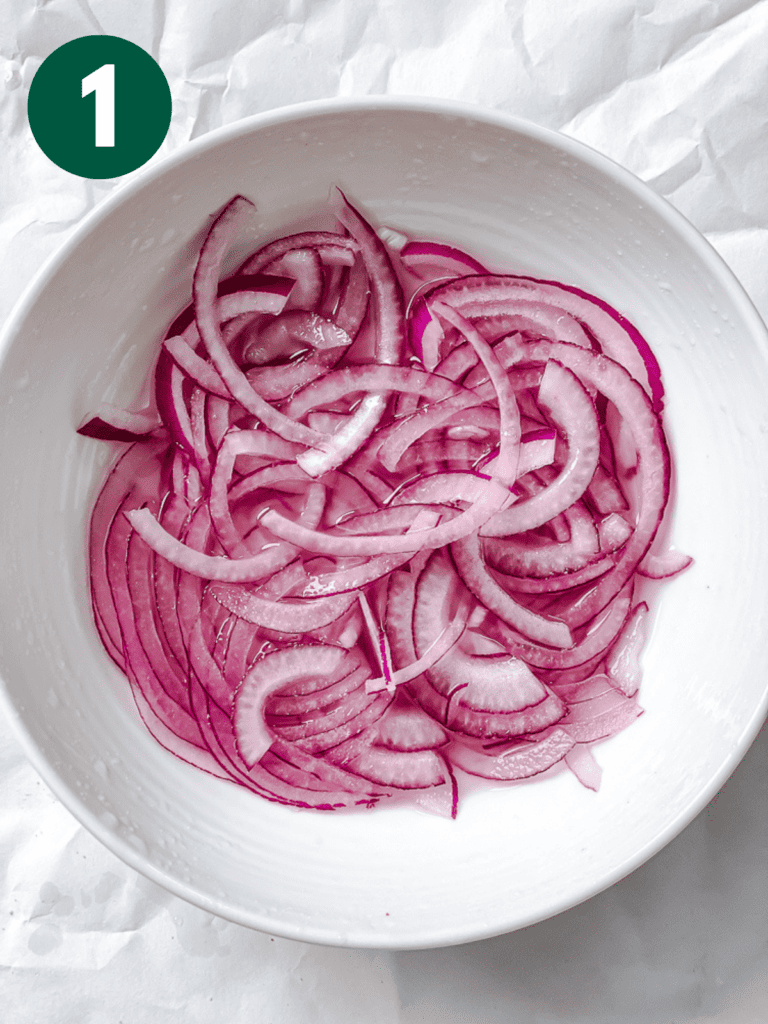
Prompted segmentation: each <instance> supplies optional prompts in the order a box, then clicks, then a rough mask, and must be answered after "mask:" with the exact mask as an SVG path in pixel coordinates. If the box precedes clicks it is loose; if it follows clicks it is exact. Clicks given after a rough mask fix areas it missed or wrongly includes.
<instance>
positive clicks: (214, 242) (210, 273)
mask: <svg viewBox="0 0 768 1024" xmlns="http://www.w3.org/2000/svg"><path fill="white" fill-rule="evenodd" d="M252 208H253V204H252V203H251V202H250V201H249V200H247V199H245V198H244V197H243V196H235V198H234V199H232V200H231V201H230V202H229V203H228V204H227V206H226V207H225V208H224V210H223V211H222V212H221V213H220V214H219V216H218V217H217V218H216V220H215V221H214V223H213V226H212V227H211V229H210V231H209V233H208V237H207V238H206V239H205V241H204V242H203V247H202V249H201V250H200V256H199V258H198V261H197V266H196V268H195V276H194V279H193V283H192V289H193V294H194V299H195V316H196V319H197V329H198V330H199V332H200V337H201V339H202V342H203V344H204V345H205V347H206V350H207V352H208V354H209V356H210V357H211V360H212V362H213V365H214V367H215V368H216V370H217V372H218V374H219V376H220V377H221V379H222V380H223V381H224V383H225V384H226V385H227V387H228V388H229V391H230V393H231V394H232V396H233V398H235V400H236V401H238V402H239V403H240V405H242V406H243V408H244V409H247V410H248V412H251V413H253V415H254V416H258V418H259V419H260V420H261V421H262V422H263V423H264V424H265V425H266V426H268V427H269V428H270V430H274V431H275V433H276V434H279V435H280V436H281V437H285V438H286V439H287V440H289V441H299V442H300V443H302V444H308V445H312V444H322V442H323V437H322V435H320V434H318V433H317V431H315V430H311V429H310V428H309V427H305V426H304V425H303V424H301V423H295V422H294V421H293V420H291V419H289V418H288V417H287V416H284V415H283V414H282V413H280V412H278V411H277V410H276V409H275V408H274V407H273V406H271V405H270V404H269V402H265V401H264V399H263V398H262V397H261V396H260V395H259V394H257V393H256V392H255V391H254V390H253V388H252V387H251V385H250V383H249V382H248V379H247V378H246V376H245V374H244V373H243V372H242V370H240V368H239V367H238V366H237V364H236V363H235V361H234V360H233V358H232V356H231V354H230V353H229V351H228V349H227V348H226V347H225V345H224V342H223V341H222V337H221V330H220V328H219V324H218V321H217V317H216V308H215V302H216V288H217V282H218V272H219V266H220V264H221V261H222V259H223V257H224V254H225V252H226V250H227V249H228V248H229V245H230V243H231V242H232V240H233V239H234V236H235V234H236V232H237V229H238V226H239V223H240V220H241V218H242V216H243V215H244V213H245V212H246V211H248V210H249V209H252Z"/></svg>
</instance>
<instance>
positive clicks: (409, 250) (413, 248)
mask: <svg viewBox="0 0 768 1024" xmlns="http://www.w3.org/2000/svg"><path fill="white" fill-rule="evenodd" d="M400 259H401V260H402V261H403V263H404V264H405V266H406V267H407V268H408V270H410V271H411V273H413V274H416V275H417V276H418V277H421V278H422V279H423V280H428V279H431V280H434V278H435V277H437V276H440V277H447V276H449V275H453V276H459V275H463V274H487V273H488V271H487V270H486V269H485V267H484V266H483V265H482V263H478V261H477V260H476V259H475V258H474V257H473V256H470V255H469V254H468V253H466V252H463V251H462V250H461V249H456V248H455V247H454V246H452V245H445V244H444V243H442V242H421V241H413V242H406V244H405V245H404V246H403V248H402V249H401V250H400ZM433 271H436V273H432V272H433Z"/></svg>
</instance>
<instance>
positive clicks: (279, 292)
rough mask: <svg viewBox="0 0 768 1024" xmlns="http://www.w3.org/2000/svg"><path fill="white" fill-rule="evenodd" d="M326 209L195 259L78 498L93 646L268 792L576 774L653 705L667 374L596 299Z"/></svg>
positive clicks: (339, 207) (428, 798)
mask: <svg viewBox="0 0 768 1024" xmlns="http://www.w3.org/2000/svg"><path fill="white" fill-rule="evenodd" d="M331 205H332V207H333V211H334V213H335V216H336V221H337V223H336V229H335V230H329V231H307V232H303V233H299V234H292V235H289V236H286V237H283V238H278V239H275V240H273V241H270V242H268V243H267V244H266V245H264V246H263V247H262V248H260V249H259V250H258V251H257V252H255V253H254V254H253V255H251V256H250V257H249V258H248V259H247V260H246V261H245V262H244V263H243V264H242V266H240V267H239V268H238V269H237V270H236V271H235V273H234V274H231V275H229V276H226V277H223V275H222V264H223V261H224V259H225V257H226V255H227V253H228V251H229V249H230V248H231V246H232V245H233V243H234V242H235V241H236V239H237V237H238V234H239V232H240V231H241V228H242V227H243V225H244V224H245V223H246V222H247V221H248V219H249V218H250V217H251V216H252V211H253V207H252V204H251V203H250V202H249V201H248V200H246V199H244V198H243V197H242V196H237V197H235V198H234V199H232V200H231V201H230V202H229V203H228V204H227V206H226V207H225V208H224V209H223V211H222V212H220V213H219V215H218V216H217V217H216V218H215V220H214V221H213V222H212V224H211V225H210V227H209V230H208V232H207V235H206V237H205V240H204V242H203V245H202V248H201V250H200V253H199V257H198V260H197V265H196V269H195V274H194V281H193V296H192V299H193V301H192V302H191V304H190V305H189V306H188V307H187V308H186V309H184V310H183V311H182V312H181V313H180V314H179V315H178V316H177V318H176V319H175V320H174V322H173V323H172V324H171V326H170V328H169V329H168V331H167V333H166V336H165V338H164V340H163V342H162V347H161V350H160V354H159V357H158V359H157V363H156V365H155V369H154V374H153V386H154V391H153V401H152V403H151V405H150V407H149V408H147V409H144V410H142V411H140V412H126V411H124V410H121V409H117V408H114V407H111V406H103V407H101V408H99V409H97V410H95V411H94V413H93V414H92V415H90V416H89V417H88V418H87V419H86V420H85V421H84V422H83V424H81V426H80V428H79V430H80V433H81V434H84V435H86V436H88V437H93V438H98V439H101V440H105V441H111V442H120V452H119V453H118V458H117V460H116V462H115V463H114V464H113V466H112V468H111V469H110V471H109V473H108V476H107V479H106V481H105V483H104V485H103V487H102V489H101V491H100V494H99V496H98V499H97V501H96V504H95V507H94V509H93V513H92V517H91V526H90V552H89V553H90V572H91V593H92V601H93V609H94V616H95V621H96V625H97V627H98V630H99V634H100V636H101V638H102V641H103V644H104V646H105V648H106V650H107V652H108V653H109V654H110V656H111V657H112V658H113V659H114V661H115V662H116V663H117V665H119V667H120V668H121V669H122V670H123V672H124V673H125V674H126V676H127V677H128V679H129V681H130V684H131V688H132V691H133V695H134V698H135V700H136V704H137V706H138V709H139V712H140V714H141V716H142V718H143V720H144V722H145V723H146V726H147V728H148V729H149V730H150V732H151V733H152V735H153V736H154V737H155V738H156V739H157V740H158V741H159V742H160V743H161V744H163V746H165V747H166V748H167V749H168V750H170V751H172V752H173V753H174V754H175V755H176V756H178V757H179V758H182V759H183V760H185V761H187V762H189V763H190V764H192V765H195V766H196V767H198V768H200V769H202V770H204V771H206V772H209V773H210V774H212V775H215V776H217V777H220V778H222V779H228V780H230V781H231V782H234V783H236V784H237V785H240V786H244V787H246V788H248V789H250V790H252V791H253V792H254V793H257V794H259V795H260V796H262V797H264V798H266V799H268V800H273V801H278V802H280V803H282V804H287V805H291V806H297V807H310V808H315V809H322V810H330V809H336V808H348V807H354V806H358V805H362V806H366V807H368V806H372V805H373V804H375V803H377V802H379V801H382V800H390V801H391V800H392V799H393V798H403V797H407V798H408V799H410V800H411V802H413V803H415V804H417V805H419V806H421V807H423V808H425V809H428V810H431V811H434V812H436V813H439V814H444V815H447V816H455V815H456V813H457V807H458V801H459V794H460V790H461V788H462V786H463V785H464V783H465V781H466V780H467V776H475V777H479V778H482V779H489V780H493V781H494V783H497V784H498V783H499V782H504V781H506V782H515V781H520V780H525V779H530V778H532V777H534V776H538V775H541V774H542V773H544V772H546V773H548V774H552V773H553V772H556V771H559V770H561V769H562V767H563V766H565V767H567V768H568V769H570V770H571V771H572V772H573V773H574V774H575V775H576V777H577V778H578V779H579V780H580V781H581V782H582V783H583V784H584V785H585V786H587V787H589V788H591V789H597V788H598V785H599V780H600V768H599V766H598V764H597V761H596V760H595V758H594V756H593V753H592V750H591V747H592V745H593V744H594V743H596V742H597V741H599V740H603V739H606V738H607V737H610V736H613V735H614V734H616V733H617V732H619V731H620V730H622V729H624V728H625V727H626V726H628V725H629V724H630V723H631V722H633V721H634V720H635V718H636V717H637V716H638V715H639V714H640V713H641V708H640V706H639V705H638V702H637V691H638V687H639V684H640V663H639V657H640V653H641V651H642V647H643V643H644V639H645V633H646V629H647V620H648V612H649V609H648V604H647V601H646V597H647V594H646V591H647V585H646V583H645V582H644V581H647V580H649V579H655V580H660V579H665V578H668V577H671V576H673V575H675V574H677V573H678V572H680V571H682V570H683V569H684V568H685V567H686V566H687V565H688V564H689V562H690V559H689V558H687V557H684V556H681V555H679V554H677V553H676V552H674V551H670V550H666V549H665V547H664V545H663V543H662V540H661V538H660V536H659V529H660V526H661V524H662V520H663V517H664V513H665V509H666V507H667V504H668V501H669V494H670V457H669V449H668V446H667V443H666V441H665V437H664V431H663V427H662V419H661V414H662V407H663V388H662V383H661V376H660V373H659V367H658V364H657V362H656V360H655V359H654V357H653V355H652V353H651V351H650V349H649V347H648V345H647V344H646V342H645V341H644V339H643V338H642V336H641V335H640V334H639V333H638V331H637V330H636V329H635V328H634V327H633V326H632V324H631V323H629V322H628V321H627V320H626V319H625V318H624V317H623V316H621V315H620V314H619V313H618V312H617V311H615V310H614V309H612V308H611V307H610V306H608V305H607V304H606V303H605V302H603V301H601V300H599V299H597V298H595V297H594V296H591V295H588V294H586V293H585V292H583V291H581V290H579V289H577V288H573V287H569V286H565V285H562V284H558V283H556V282H552V281H541V280H536V279H533V278H528V277H521V276H512V275H503V274H493V273H490V272H489V271H488V270H486V269H485V268H484V267H483V266H482V265H481V264H479V263H478V262H477V261H476V260H475V259H474V258H472V257H471V256H469V255H467V254H466V253H464V252H462V251H460V250H458V249H455V248H452V247H450V246H447V245H444V244H441V243H437V242H428V241H409V240H407V239H406V238H404V237H403V236H401V235H398V234H397V233H395V232H392V231H389V230H386V229H383V230H381V231H379V232H377V231H376V230H374V228H373V227H372V226H371V224H370V223H369V222H368V221H367V220H366V219H365V218H364V217H363V216H362V215H361V213H360V212H359V211H358V210H356V209H355V208H354V207H353V206H352V205H351V204H350V203H349V202H348V200H347V199H346V197H345V196H344V195H343V194H342V193H341V192H340V191H338V190H336V191H335V192H334V194H333V196H332V198H331Z"/></svg>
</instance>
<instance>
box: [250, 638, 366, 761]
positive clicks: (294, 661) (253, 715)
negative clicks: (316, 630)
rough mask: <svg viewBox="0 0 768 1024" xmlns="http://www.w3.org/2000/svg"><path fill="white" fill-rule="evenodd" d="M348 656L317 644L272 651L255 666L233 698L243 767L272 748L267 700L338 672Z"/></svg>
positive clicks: (337, 649) (338, 649)
mask: <svg viewBox="0 0 768 1024" xmlns="http://www.w3.org/2000/svg"><path fill="white" fill-rule="evenodd" d="M348 657H349V655H348V654H347V652H346V651H344V650H343V649H342V648H340V647H324V646H321V645H319V644H316V645H303V646H301V647H289V648H286V649H284V650H279V651H274V652H273V653H271V654H267V655H266V656H265V657H263V658H262V659H261V660H260V661H258V662H257V663H256V665H255V666H254V667H253V668H252V669H251V671H250V672H249V673H248V675H247V676H246V678H245V679H244V680H243V684H242V686H241V687H240V689H239V690H238V692H237V696H236V698H235V716H234V727H235V736H236V742H237V749H238V751H239V753H240V756H241V757H242V759H243V761H244V762H245V764H246V765H248V766H249V767H252V766H253V765H255V764H257V763H258V762H259V761H260V760H261V758H262V757H263V756H264V754H265V753H266V752H267V750H269V748H270V747H271V746H272V741H273V738H274V737H273V733H272V731H271V730H270V729H269V728H268V727H267V725H266V723H265V721H264V706H265V703H266V700H267V697H268V696H269V695H270V694H271V693H275V692H276V691H277V690H281V689H283V687H285V686H286V685H287V684H289V683H291V682H293V681H295V680H297V679H303V678H311V677H313V676H318V675H319V676H324V675H329V676H330V675H332V674H334V673H337V672H338V671H339V670H340V669H341V667H342V665H343V664H344V661H345V659H346V658H348Z"/></svg>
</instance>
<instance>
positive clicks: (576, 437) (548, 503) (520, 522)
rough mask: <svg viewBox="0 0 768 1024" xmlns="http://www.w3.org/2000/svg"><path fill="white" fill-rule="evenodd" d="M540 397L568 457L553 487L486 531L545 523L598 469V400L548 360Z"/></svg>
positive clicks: (574, 498) (498, 533) (486, 533)
mask: <svg viewBox="0 0 768 1024" xmlns="http://www.w3.org/2000/svg"><path fill="white" fill-rule="evenodd" d="M577 351H581V349H578V350H577ZM539 403H540V404H541V405H543V406H544V407H545V408H546V409H547V410H548V411H549V412H550V414H551V416H552V419H553V420H554V421H555V423H557V425H558V426H559V427H560V428H561V429H562V431H563V432H564V434H565V435H566V438H567V441H568V460H567V462H566V464H565V466H564V467H563V470H562V472H561V473H560V474H559V476H558V477H557V479H556V480H555V481H554V482H553V483H552V484H550V486H549V487H547V488H546V489H545V490H543V491H540V492H539V493H538V494H535V495H534V496H533V497H531V498H528V499H527V500H526V501H521V502H518V503H517V504H515V505H514V506H513V507H512V508H510V509H508V510H507V511H506V512H502V513H500V514H498V515H497V516H495V517H494V519H493V520H492V521H491V522H489V523H488V524H486V525H485V526H484V527H483V528H482V531H481V532H482V534H483V536H485V537H504V536H509V535H510V534H514V533H522V532H524V531H526V530H533V529H535V528H536V527H537V526H542V525H543V524H544V523H546V522H549V520H551V519H553V518H554V517H555V516H556V515H557V514H558V513H560V512H563V511H564V510H565V509H567V508H568V507H569V506H570V505H572V504H573V503H574V501H577V500H578V499H579V498H580V497H581V496H582V494H583V493H584V491H585V490H586V488H587V486H588V484H589V482H590V480H591V479H592V477H593V475H594V472H595V469H596V467H597V463H598V459H599V457H600V428H599V425H598V422H597V414H596V412H595V407H594V403H593V402H592V399H591V398H590V397H589V395H588V394H587V392H586V390H585V389H584V386H583V385H582V384H581V383H580V381H579V379H578V378H577V377H576V375H575V374H574V373H573V372H572V371H571V370H569V369H567V368H566V367H564V366H562V365H560V364H559V363H557V362H555V361H554V360H550V361H549V362H548V363H547V367H546V369H545V371H544V376H543V377H542V379H541V386H540V388H539Z"/></svg>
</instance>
